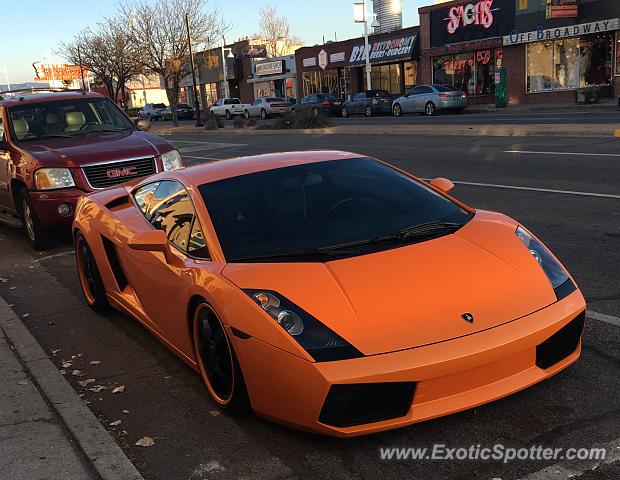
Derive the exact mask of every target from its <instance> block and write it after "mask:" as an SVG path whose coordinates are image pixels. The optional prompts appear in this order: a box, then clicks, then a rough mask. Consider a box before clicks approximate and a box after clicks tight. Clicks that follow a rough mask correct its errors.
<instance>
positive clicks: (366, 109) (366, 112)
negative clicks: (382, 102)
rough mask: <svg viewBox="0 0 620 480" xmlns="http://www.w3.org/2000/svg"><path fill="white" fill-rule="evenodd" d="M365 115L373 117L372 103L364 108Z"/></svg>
mask: <svg viewBox="0 0 620 480" xmlns="http://www.w3.org/2000/svg"><path fill="white" fill-rule="evenodd" d="M364 116H366V117H372V107H371V106H370V105H368V106H367V107H366V108H365V109H364Z"/></svg>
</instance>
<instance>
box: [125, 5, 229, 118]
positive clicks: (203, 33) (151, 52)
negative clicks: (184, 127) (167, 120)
mask: <svg viewBox="0 0 620 480" xmlns="http://www.w3.org/2000/svg"><path fill="white" fill-rule="evenodd" d="M207 4H208V0H135V1H127V2H126V3H122V4H121V5H120V7H119V8H120V15H121V17H122V18H123V19H124V23H125V24H126V25H127V28H128V32H129V35H130V37H131V40H132V42H133V44H134V45H135V47H136V48H137V49H138V50H139V51H140V52H141V58H142V61H143V65H144V67H145V69H146V70H147V71H148V72H152V73H154V74H157V75H160V76H161V77H162V78H163V81H164V84H165V88H166V95H167V97H168V101H169V102H170V106H171V110H172V120H173V124H174V126H177V125H178V117H177V110H176V107H177V104H178V102H179V90H180V86H179V85H180V82H181V80H182V79H183V78H185V77H186V76H188V75H190V74H191V66H190V61H189V41H188V36H187V28H186V25H185V15H186V14H187V15H188V18H189V26H190V31H191V32H192V43H193V48H194V51H195V52H198V51H201V50H203V51H204V50H206V49H208V48H210V47H212V46H213V45H214V44H215V43H217V42H219V41H220V39H221V38H222V37H223V35H224V33H225V32H226V30H227V28H228V27H227V24H226V22H225V21H224V19H223V17H222V15H221V14H220V12H219V10H218V9H216V8H213V9H210V10H209V11H207ZM204 57H205V55H194V58H195V60H196V62H197V65H198V66H200V62H201V61H202V59H203V58H204Z"/></svg>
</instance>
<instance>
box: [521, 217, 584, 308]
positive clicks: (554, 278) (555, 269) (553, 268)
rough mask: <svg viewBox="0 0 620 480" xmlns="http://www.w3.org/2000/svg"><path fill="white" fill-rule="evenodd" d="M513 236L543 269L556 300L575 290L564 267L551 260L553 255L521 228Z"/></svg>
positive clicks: (553, 259)
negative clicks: (515, 236)
mask: <svg viewBox="0 0 620 480" xmlns="http://www.w3.org/2000/svg"><path fill="white" fill-rule="evenodd" d="M515 234H516V235H517V238H518V239H519V240H521V243H523V245H525V248H527V249H528V250H529V251H530V253H531V254H532V256H533V257H534V260H536V262H537V263H538V264H539V265H540V266H541V268H542V269H543V272H545V275H546V276H547V278H548V279H549V282H550V283H551V286H552V287H553V290H554V291H555V294H556V296H557V298H558V300H561V299H562V298H564V297H566V296H567V295H568V294H570V293H572V292H574V291H575V290H576V289H577V287H576V285H575V284H574V283H573V281H572V280H571V279H570V277H569V276H568V273H567V272H566V270H564V267H562V265H560V264H559V262H558V261H557V260H556V259H555V258H553V255H551V252H550V251H549V250H548V249H547V247H545V246H544V245H543V244H542V243H540V242H539V241H538V240H536V239H535V238H534V237H533V236H532V235H530V234H529V233H528V232H527V231H526V230H525V229H524V228H523V227H521V226H520V227H518V228H517V230H516V231H515Z"/></svg>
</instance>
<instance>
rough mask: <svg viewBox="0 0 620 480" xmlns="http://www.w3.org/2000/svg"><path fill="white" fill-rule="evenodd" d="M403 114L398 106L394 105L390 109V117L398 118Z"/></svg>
mask: <svg viewBox="0 0 620 480" xmlns="http://www.w3.org/2000/svg"><path fill="white" fill-rule="evenodd" d="M402 114H403V107H401V106H400V104H398V103H397V104H396V105H394V106H393V107H392V115H394V116H395V117H400V116H402Z"/></svg>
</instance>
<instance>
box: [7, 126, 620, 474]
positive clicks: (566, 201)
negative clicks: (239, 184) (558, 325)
mask: <svg viewBox="0 0 620 480" xmlns="http://www.w3.org/2000/svg"><path fill="white" fill-rule="evenodd" d="M167 138H168V139H169V140H171V141H173V142H175V143H176V145H177V146H178V147H179V148H180V149H181V150H182V152H183V155H184V158H185V160H186V162H187V163H188V164H194V163H201V162H206V161H217V160H220V159H225V158H229V157H231V156H239V155H246V154H255V153H264V152H271V151H285V150H296V149H308V148H312V149H316V148H330V149H331V148H337V149H342V150H352V151H356V152H359V153H361V154H368V155H372V156H376V157H379V158H381V159H383V160H387V161H389V162H391V163H393V164H395V165H397V166H399V167H402V168H404V169H407V170H410V171H412V172H414V173H415V174H417V175H419V176H421V177H424V178H431V177H435V176H444V177H448V178H450V179H452V180H455V181H457V182H458V183H457V186H456V189H455V191H454V195H455V196H456V197H457V198H459V199H460V200H463V201H464V202H466V203H468V204H469V205H471V206H473V207H476V208H482V209H492V210H498V211H502V212H504V213H507V214H508V215H511V216H513V217H514V218H516V219H518V220H519V221H520V222H522V223H523V224H524V225H525V226H527V227H528V228H530V229H531V230H533V231H534V232H535V233H536V234H537V235H538V236H539V237H541V239H542V240H543V241H545V242H546V243H547V245H549V246H550V247H551V248H552V249H553V250H554V252H555V253H556V255H557V256H558V257H559V258H560V259H561V260H562V261H563V262H564V264H565V265H566V266H567V267H568V268H569V270H570V271H571V272H572V274H573V275H574V277H575V278H576V280H577V282H578V283H579V285H580V287H581V288H582V290H583V292H584V294H585V296H586V299H587V300H588V305H589V308H590V309H591V310H592V311H594V312H598V313H601V314H605V315H610V316H615V317H620V142H619V141H618V140H617V139H613V138H610V139H608V140H605V139H600V138H599V139H571V138H553V139H547V138H541V137H537V138H520V139H514V138H498V137H494V138H472V137H432V138H425V137H413V136H412V137H408V136H356V135H345V136H330V135H325V136H323V135H247V136H244V135H239V134H225V133H223V132H215V133H208V134H200V135H177V136H170V137H167ZM516 151H518V152H538V153H514V152H516ZM473 184H475V185H473ZM549 190H552V191H549ZM71 248H72V246H71V242H70V239H69V238H68V237H65V238H64V239H61V240H60V241H59V243H58V245H57V246H56V247H55V248H54V249H53V250H50V251H48V252H44V253H42V254H39V253H34V252H32V251H30V249H29V248H28V247H27V244H26V241H25V238H24V235H23V233H22V232H20V231H19V230H14V229H10V228H7V227H3V226H0V252H2V254H1V255H0V277H4V278H6V279H7V280H6V282H4V283H0V293H1V294H2V295H3V296H4V297H5V298H6V299H7V301H9V303H12V304H14V305H15V306H14V308H15V310H16V311H17V312H18V314H20V315H22V318H23V320H24V322H25V323H26V325H27V326H28V327H29V329H30V330H31V331H32V333H33V335H34V336H35V337H36V338H37V340H38V341H39V342H40V343H41V344H42V345H43V347H44V348H45V349H46V350H47V351H48V352H52V351H56V350H58V349H60V351H57V352H56V353H55V355H53V357H52V359H53V361H54V362H55V363H56V364H57V365H58V367H59V368H60V369H64V370H65V371H66V375H67V378H68V379H69V380H70V382H71V383H72V385H74V387H75V389H76V390H77V391H78V392H80V393H82V394H83V395H84V396H83V398H84V400H85V401H87V402H88V404H89V406H90V408H91V409H92V410H93V411H94V412H95V414H96V415H97V416H98V417H99V418H100V419H101V421H102V422H103V423H104V425H106V427H107V428H108V429H109V430H110V431H111V432H112V434H113V435H114V437H115V438H116V439H117V441H118V442H119V444H120V445H121V446H122V447H123V448H124V449H125V451H126V453H127V454H128V456H129V457H130V459H132V461H134V463H135V464H136V466H137V467H138V469H139V470H140V471H141V472H142V473H143V475H144V476H145V478H146V479H147V480H151V479H153V480H155V479H157V480H176V479H179V480H180V479H211V478H213V479H236V478H244V479H270V480H275V479H292V478H296V479H304V480H306V479H308V480H310V479H313V480H314V479H356V480H357V479H400V478H407V479H424V480H426V479H429V480H434V479H448V478H449V479H453V478H454V479H462V480H471V479H479V478H480V479H489V480H490V479H492V478H501V479H503V480H508V479H517V478H521V477H523V476H525V475H527V474H530V473H532V472H536V471H538V470H540V469H541V468H543V467H546V466H549V465H552V464H554V463H557V462H554V461H512V462H509V463H507V464H505V465H504V464H498V463H495V462H489V461H487V462H483V461H454V460H452V461H450V460H447V461H416V462H413V461H382V460H380V459H379V447H391V446H394V447H425V446H432V445H433V444H445V445H446V446H447V447H450V448H454V447H469V446H470V445H478V444H479V445H482V446H493V445H495V444H498V443H500V444H504V445H507V446H514V447H529V446H532V445H539V444H540V445H543V446H548V447H552V448H556V447H592V446H595V445H605V444H607V443H609V442H612V441H614V440H616V439H619V438H620V376H619V375H618V368H619V367H620V326H617V325H612V324H610V323H606V322H602V321H596V320H590V321H589V322H588V323H587V327H586V331H585V334H584V349H583V355H582V357H581V359H580V361H579V362H578V363H576V364H575V365H573V366H572V367H570V368H569V369H568V370H566V371H564V372H562V373H561V374H559V375H557V376H556V377H554V378H552V379H550V380H548V381H546V382H544V383H542V384H539V385H536V386H534V387H532V388H529V389H527V390H525V391H522V392H520V393H517V394H515V395H512V396H511V397H508V398H505V399H503V400H500V401H497V402H494V403H492V404H489V405H485V406H482V407H479V408H476V409H472V410H469V411H466V412H462V413H459V414H456V415H451V416H449V417H445V418H441V419H437V420H433V421H430V422H425V423H422V424H417V425H414V426H411V427H408V428H404V429H401V430H395V431H392V432H386V433H381V434H377V435H373V436H368V437H362V438H356V439H347V440H337V439H331V438H323V437H317V436H314V435H310V434H306V433H302V432H297V431H294V430H291V429H288V428H286V427H281V426H277V425H274V424H272V423H270V422H267V421H265V420H262V419H259V418H257V417H256V416H254V415H251V414H249V415H245V416H241V417H232V416H229V415H227V414H220V413H219V411H218V410H217V409H216V407H215V406H214V404H213V403H212V402H211V401H210V400H209V397H208V394H207V392H206V390H205V389H204V388H203V386H202V384H201V381H200V379H199V377H198V375H196V374H195V373H194V372H193V371H191V370H190V369H189V368H188V367H186V366H185V365H184V364H182V363H181V362H180V361H179V360H177V359H176V357H174V356H173V355H172V354H171V353H170V352H168V351H167V350H166V349H165V348H164V347H163V346H161V345H160V344H159V343H158V342H157V341H156V340H155V339H154V338H153V337H152V336H150V335H149V334H148V333H147V332H146V331H145V330H144V329H143V328H141V327H140V326H139V325H138V324H137V323H135V322H134V321H132V320H131V319H129V318H127V317H125V316H124V315H121V314H120V313H111V314H108V315H106V316H100V315H97V314H95V313H93V312H91V311H90V310H89V309H88V308H87V307H86V306H85V304H84V303H83V301H82V300H81V296H80V292H79V284H78V280H77V276H76V274H75V265H74V260H73V256H72V251H71ZM50 354H51V353H50ZM72 356H75V358H73V359H72ZM63 360H64V361H67V360H69V361H71V362H72V365H69V366H67V367H63V365H62V362H63ZM92 361H99V362H101V363H100V364H91V363H90V362H92ZM65 365H67V364H65ZM74 370H80V372H78V373H77V374H76V375H72V373H74ZM89 378H95V379H96V383H95V385H102V386H105V387H107V388H106V389H105V390H102V391H101V392H92V391H89V390H88V389H87V388H84V387H82V386H80V385H79V384H78V382H79V381H83V380H84V379H89ZM117 385H124V386H125V391H124V392H123V393H118V394H112V393H111V389H112V388H113V387H114V386H117ZM89 387H92V384H91V385H89ZM123 410H126V411H128V412H129V413H123ZM116 420H122V423H121V424H120V425H118V426H114V427H113V426H110V425H109V423H111V422H114V421H116ZM143 435H149V436H151V437H153V438H155V442H156V443H155V446H153V447H151V448H140V447H135V446H133V444H134V443H135V442H136V440H137V439H138V438H140V437H142V436H143ZM583 478H584V479H588V480H590V479H610V480H611V479H617V478H620V466H619V465H618V464H617V463H615V464H612V465H607V466H603V467H601V468H598V469H596V470H595V471H593V472H589V473H587V474H586V476H584V477H583Z"/></svg>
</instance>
